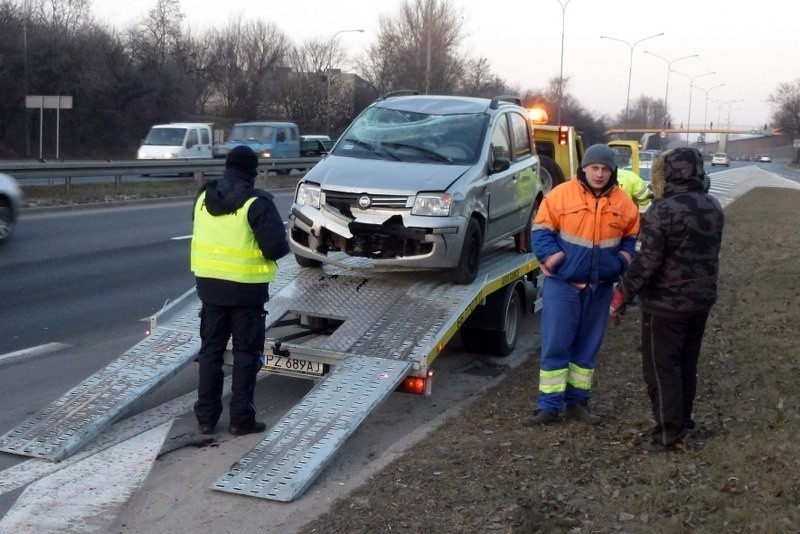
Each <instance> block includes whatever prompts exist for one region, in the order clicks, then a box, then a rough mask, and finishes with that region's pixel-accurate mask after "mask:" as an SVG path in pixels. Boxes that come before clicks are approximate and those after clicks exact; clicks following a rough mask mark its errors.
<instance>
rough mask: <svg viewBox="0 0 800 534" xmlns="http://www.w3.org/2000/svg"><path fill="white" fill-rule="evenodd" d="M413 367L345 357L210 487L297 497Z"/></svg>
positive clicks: (278, 497) (289, 498)
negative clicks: (259, 441)
mask: <svg viewBox="0 0 800 534" xmlns="http://www.w3.org/2000/svg"><path fill="white" fill-rule="evenodd" d="M410 367H411V362H407V361H397V360H387V359H383V358H370V357H364V356H349V357H347V358H345V359H344V360H343V361H342V362H341V363H340V364H339V365H337V366H336V367H335V369H334V370H333V371H331V372H330V373H329V374H328V375H327V376H326V377H325V378H324V379H323V380H321V381H320V382H319V383H317V385H316V386H314V388H313V389H312V390H311V391H310V392H309V393H308V394H307V395H306V396H305V397H304V398H303V399H302V400H301V401H300V402H299V403H298V404H297V405H296V406H295V407H294V408H293V409H292V410H291V411H290V412H289V413H288V414H287V415H286V416H284V417H283V419H281V420H280V421H279V422H278V423H277V424H276V425H275V426H273V427H272V429H271V430H270V432H269V433H268V434H267V436H266V437H265V438H264V439H263V440H262V441H261V443H259V444H258V445H257V446H256V447H254V448H253V449H252V450H251V451H250V452H249V453H247V454H246V455H244V456H243V457H242V458H241V459H240V460H239V461H237V462H236V463H234V464H233V465H232V466H231V467H230V469H229V470H228V472H227V473H225V474H223V475H222V476H220V477H219V478H218V479H217V480H216V481H215V482H214V483H213V484H212V485H211V489H215V490H219V491H225V492H229V493H235V494H239V495H249V496H252V497H260V498H264V499H271V500H276V501H284V502H286V501H292V500H294V499H296V498H297V497H299V496H300V495H301V494H302V493H303V492H304V491H305V490H306V488H307V487H308V486H309V485H311V483H312V482H313V481H314V480H315V479H316V477H317V476H318V475H319V473H321V472H322V470H323V469H324V468H325V466H326V465H327V464H328V462H329V461H330V460H331V459H332V458H333V456H334V455H335V454H336V452H337V451H338V450H339V448H340V447H341V446H342V445H343V444H344V442H345V441H347V438H348V437H350V436H351V435H352V434H353V433H354V432H355V431H356V429H357V428H358V427H359V425H361V423H362V422H363V421H364V419H366V417H367V416H368V415H369V414H370V413H371V412H372V411H373V410H374V409H375V408H376V407H377V406H378V405H379V404H381V403H382V402H383V401H384V400H385V399H386V397H387V396H388V395H389V393H391V392H392V391H394V389H395V388H396V387H397V386H398V384H399V383H400V382H401V381H402V380H403V378H404V377H405V376H406V374H408V370H409V368H410Z"/></svg>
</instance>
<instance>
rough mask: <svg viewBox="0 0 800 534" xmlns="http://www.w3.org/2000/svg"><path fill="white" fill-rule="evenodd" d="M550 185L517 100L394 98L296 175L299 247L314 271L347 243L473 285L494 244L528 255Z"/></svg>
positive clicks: (361, 253)
mask: <svg viewBox="0 0 800 534" xmlns="http://www.w3.org/2000/svg"><path fill="white" fill-rule="evenodd" d="M542 193H543V191H542V184H541V181H540V177H539V160H538V157H537V156H536V151H535V150H534V147H533V141H532V137H531V128H530V124H529V122H528V119H527V113H526V110H525V109H524V108H523V107H522V106H521V102H520V101H519V99H517V98H513V97H497V98H494V99H491V100H489V99H482V98H468V97H456V96H422V95H415V94H409V92H408V91H405V92H401V94H390V95H387V96H386V97H384V98H382V99H380V100H378V101H376V102H374V103H373V104H371V105H370V106H369V107H367V109H365V110H364V111H363V112H362V113H361V114H360V115H359V116H358V117H357V118H356V120H355V121H354V122H353V123H352V124H351V125H350V127H349V128H348V129H347V130H346V131H345V132H344V134H342V136H341V137H340V138H339V140H338V141H337V143H336V145H335V146H334V147H333V149H332V151H331V152H330V154H329V155H328V156H327V157H326V158H325V159H323V160H322V161H320V162H319V163H318V164H317V165H316V166H315V167H314V168H313V169H312V170H311V171H310V172H309V173H308V174H307V175H306V176H305V177H304V178H303V179H302V180H301V181H300V182H299V183H298V185H297V189H296V192H295V199H294V204H293V205H292V208H291V213H290V214H289V244H290V246H291V249H292V251H293V252H294V254H295V257H296V259H297V261H298V263H299V264H300V265H302V266H305V267H319V266H320V265H322V263H323V262H329V263H336V262H335V260H332V259H331V258H329V256H328V254H329V253H331V252H335V251H341V252H344V253H345V254H347V255H349V256H357V257H362V258H369V259H370V260H372V262H373V265H374V266H375V267H385V266H389V267H392V268H394V267H398V268H411V269H446V270H449V271H450V279H451V280H452V281H453V282H455V283H461V284H466V283H470V282H472V281H473V280H474V279H475V276H476V274H477V271H478V267H479V265H480V257H481V253H482V251H484V250H485V249H487V248H488V247H492V246H494V245H497V244H498V243H500V242H502V241H504V240H508V243H509V247H515V248H516V249H517V250H518V251H520V252H527V251H530V249H531V248H530V231H531V221H532V217H533V215H534V214H535V209H536V207H537V206H538V202H539V201H540V200H541V197H542Z"/></svg>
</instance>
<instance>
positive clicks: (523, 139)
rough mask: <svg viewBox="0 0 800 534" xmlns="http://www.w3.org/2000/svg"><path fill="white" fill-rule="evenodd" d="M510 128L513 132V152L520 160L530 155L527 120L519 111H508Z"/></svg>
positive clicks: (529, 135)
mask: <svg viewBox="0 0 800 534" xmlns="http://www.w3.org/2000/svg"><path fill="white" fill-rule="evenodd" d="M508 116H509V117H510V118H511V129H512V131H513V132H514V154H515V156H516V159H518V160H520V159H523V158H526V157H528V156H530V155H531V153H532V151H531V133H530V131H529V130H528V121H527V120H526V119H525V117H523V116H522V115H520V114H519V113H509V114H508Z"/></svg>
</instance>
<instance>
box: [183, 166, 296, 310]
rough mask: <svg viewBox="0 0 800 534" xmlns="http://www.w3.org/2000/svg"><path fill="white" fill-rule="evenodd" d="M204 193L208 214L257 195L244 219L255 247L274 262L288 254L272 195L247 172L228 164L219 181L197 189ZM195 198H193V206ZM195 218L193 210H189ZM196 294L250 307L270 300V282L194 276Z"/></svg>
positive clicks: (215, 301) (224, 211)
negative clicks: (257, 186) (260, 186)
mask: <svg viewBox="0 0 800 534" xmlns="http://www.w3.org/2000/svg"><path fill="white" fill-rule="evenodd" d="M203 191H205V192H206V196H205V205H206V209H207V210H208V213H210V214H211V215H224V214H227V213H233V212H235V211H236V210H238V209H239V208H241V207H242V206H243V205H244V203H245V202H247V200H249V199H250V198H252V197H256V200H255V201H254V202H253V203H252V204H251V205H250V209H249V210H248V211H247V221H248V223H250V227H251V228H252V229H253V234H254V235H255V238H256V242H257V243H258V248H260V249H261V253H262V254H263V255H264V257H265V258H267V259H270V260H275V261H277V260H278V259H280V258H282V257H283V256H285V255H286V254H288V253H289V244H288V242H287V241H286V228H285V227H284V225H283V218H282V217H281V216H280V214H279V213H278V210H277V208H276V207H275V203H274V202H273V201H272V195H271V194H270V193H268V192H266V191H263V190H261V189H255V187H254V179H253V178H252V177H250V176H248V174H247V173H245V172H242V171H240V170H238V169H235V168H231V167H228V168H226V169H225V172H224V173H223V175H222V179H220V180H209V181H208V182H206V183H205V184H204V185H203V187H202V188H201V189H200V191H199V192H198V193H197V195H198V197H199V196H200V193H202V192H203ZM197 202H198V199H197V198H196V199H195V205H196V204H197ZM192 218H194V209H192ZM196 281H197V294H198V296H199V297H200V300H202V301H203V302H207V303H209V304H216V305H219V306H251V305H259V304H264V303H265V302H266V301H267V300H268V299H269V293H268V291H269V284H244V283H241V282H231V281H230V280H219V279H216V278H201V277H197V278H196Z"/></svg>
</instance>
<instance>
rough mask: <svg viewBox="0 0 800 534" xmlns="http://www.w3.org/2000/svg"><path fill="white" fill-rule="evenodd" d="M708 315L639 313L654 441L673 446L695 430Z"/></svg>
mask: <svg viewBox="0 0 800 534" xmlns="http://www.w3.org/2000/svg"><path fill="white" fill-rule="evenodd" d="M708 315H709V314H708V312H703V313H698V314H693V315H686V316H683V317H679V318H673V317H669V318H668V317H661V316H658V315H653V314H651V313H645V312H642V372H643V374H644V381H645V383H646V384H647V394H648V396H649V397H650V404H651V406H652V410H653V419H655V423H656V424H655V427H654V428H653V430H652V432H651V435H652V438H653V441H656V442H658V443H662V444H664V445H672V444H673V443H675V442H676V441H678V440H679V439H681V438H683V437H684V436H685V435H686V432H687V431H688V430H690V429H691V428H693V427H694V421H693V420H692V410H693V408H694V398H695V395H696V393H697V361H698V359H699V357H700V347H701V345H702V342H703V333H704V332H705V329H706V321H707V320H708Z"/></svg>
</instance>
